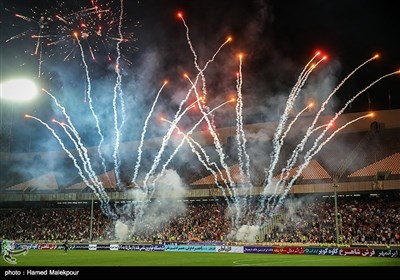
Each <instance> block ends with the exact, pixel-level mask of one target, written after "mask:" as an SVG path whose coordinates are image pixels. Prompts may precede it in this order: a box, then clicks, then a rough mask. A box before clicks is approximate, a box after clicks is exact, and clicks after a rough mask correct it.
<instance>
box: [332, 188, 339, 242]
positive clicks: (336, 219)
mask: <svg viewBox="0 0 400 280" xmlns="http://www.w3.org/2000/svg"><path fill="white" fill-rule="evenodd" d="M337 187H338V185H337V184H333V189H334V193H335V228H336V244H339V222H338V209H337V192H336V189H337Z"/></svg>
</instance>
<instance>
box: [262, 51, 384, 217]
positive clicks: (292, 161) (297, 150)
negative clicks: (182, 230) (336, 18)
mask: <svg viewBox="0 0 400 280" xmlns="http://www.w3.org/2000/svg"><path fill="white" fill-rule="evenodd" d="M378 57H379V56H378V55H375V56H373V57H372V58H369V59H368V60H366V61H364V62H363V63H361V64H360V65H359V66H357V67H356V68H355V69H354V70H353V71H352V72H350V74H348V75H347V76H346V77H345V78H344V79H343V80H342V81H341V82H340V83H339V84H338V85H337V86H336V88H335V89H334V90H333V91H332V92H331V93H330V94H329V95H328V97H327V98H326V99H325V101H324V102H323V103H322V105H321V108H320V109H319V111H318V112H317V114H316V116H315V118H314V120H313V122H312V124H311V125H310V126H309V127H308V129H307V131H306V134H305V136H304V138H303V139H302V140H301V142H300V143H299V144H298V145H297V146H296V148H295V149H294V151H293V153H292V155H291V157H290V159H289V160H288V161H287V165H286V170H288V172H289V170H290V169H291V168H292V167H293V166H294V164H295V163H296V161H297V158H298V155H299V153H301V152H302V151H303V149H304V146H305V144H306V142H307V140H308V138H309V137H310V135H311V131H313V129H314V126H315V124H316V122H317V121H318V119H319V116H320V115H321V113H322V112H323V111H324V110H325V106H326V105H327V103H328V102H329V100H330V99H331V97H332V96H333V95H334V94H335V93H336V92H337V91H338V90H339V89H340V88H341V87H342V86H343V84H344V83H345V82H346V81H347V80H348V79H349V78H350V77H352V76H353V75H354V74H355V73H356V72H357V71H358V70H360V69H361V68H362V67H363V66H365V65H366V64H367V63H369V62H371V61H372V60H374V59H376V58H378ZM275 159H276V162H277V157H276V158H275ZM270 176H271V177H270V178H269V180H268V183H270V182H271V180H272V173H271V172H270ZM279 183H280V182H279ZM265 189H266V188H265ZM278 189H279V184H278V183H276V184H275V188H274V193H273V195H272V196H270V197H269V198H268V201H267V204H269V202H270V201H271V199H275V198H276V196H277V195H278ZM264 205H265V204H263V205H262V207H261V208H260V211H263V207H264Z"/></svg>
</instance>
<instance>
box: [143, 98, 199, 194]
mask: <svg viewBox="0 0 400 280" xmlns="http://www.w3.org/2000/svg"><path fill="white" fill-rule="evenodd" d="M197 101H198V100H196V101H194V102H193V103H192V104H190V105H189V106H188V107H186V108H185V109H184V110H183V111H182V113H181V114H180V115H178V116H176V118H174V120H173V123H174V124H175V125H176V124H177V123H178V122H179V121H180V120H181V119H182V117H183V116H184V115H185V114H186V113H187V111H189V110H190V109H192V108H193V107H194V106H195V103H196V102H197ZM174 129H175V127H174V126H171V127H170V128H169V129H168V131H167V133H166V134H165V135H164V137H163V139H162V142H161V148H160V149H159V150H158V153H157V155H156V157H155V158H154V161H153V165H152V166H151V168H150V170H149V171H148V172H147V174H146V176H145V178H144V181H143V186H142V187H143V188H144V189H146V191H147V196H148V197H149V198H150V196H149V194H151V193H154V189H155V188H154V184H153V186H151V187H149V186H147V182H148V181H149V179H150V178H151V177H152V176H153V175H154V173H155V171H156V169H157V167H158V165H159V163H160V160H161V155H162V154H163V152H164V150H165V147H166V146H167V144H168V140H169V139H170V138H171V135H172V132H173V131H174Z"/></svg>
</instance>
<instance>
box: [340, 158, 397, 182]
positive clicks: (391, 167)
mask: <svg viewBox="0 0 400 280" xmlns="http://www.w3.org/2000/svg"><path fill="white" fill-rule="evenodd" d="M378 172H390V173H391V174H400V153H394V154H392V155H390V156H388V157H386V158H384V159H382V160H380V161H377V162H375V163H373V164H370V165H368V166H365V167H364V168H361V169H359V170H357V171H355V172H353V173H351V174H350V175H349V176H348V177H367V176H375V175H376V174H377V173H378Z"/></svg>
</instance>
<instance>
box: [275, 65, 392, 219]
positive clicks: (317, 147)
mask: <svg viewBox="0 0 400 280" xmlns="http://www.w3.org/2000/svg"><path fill="white" fill-rule="evenodd" d="M395 74H400V71H395V72H391V73H389V74H386V75H383V76H381V77H379V78H378V79H376V80H375V81H373V82H372V83H370V84H369V85H368V86H366V87H365V88H363V89H362V90H361V91H359V92H358V93H357V94H356V95H354V96H353V97H352V98H351V99H349V100H348V101H347V102H346V104H345V105H344V106H343V107H342V109H341V110H340V111H338V112H337V113H336V114H335V116H334V117H333V118H332V119H331V120H330V122H329V123H328V124H327V125H326V128H325V129H324V130H323V132H322V133H321V134H320V135H319V136H318V137H317V138H316V140H315V141H314V145H313V146H312V147H311V148H310V149H309V150H308V151H307V153H306V154H305V156H304V160H305V162H304V163H303V164H302V165H301V170H300V168H299V169H298V171H297V173H296V175H295V176H294V177H293V178H292V179H291V180H290V182H289V184H288V186H287V187H286V189H285V191H284V193H283V195H281V196H280V198H279V200H278V202H276V203H275V204H274V205H275V206H274V207H275V208H276V205H277V204H279V203H281V201H282V200H283V199H284V198H285V197H286V195H287V193H288V192H289V190H290V188H291V186H292V185H293V182H294V181H295V180H296V179H297V178H298V177H299V176H300V174H301V172H302V170H303V169H304V168H305V167H306V166H307V165H308V163H309V162H310V160H311V159H312V157H314V156H315V155H316V154H317V153H318V152H319V151H320V150H321V149H322V147H323V146H324V145H325V144H326V143H327V142H328V141H329V140H330V139H332V137H333V136H334V135H335V134H336V133H337V132H339V131H340V130H342V129H343V128H345V127H346V126H348V125H349V124H351V123H354V122H355V121H357V120H360V119H362V118H365V117H368V116H371V114H368V115H364V116H362V117H360V118H357V119H355V120H353V121H351V122H350V123H347V124H346V125H344V126H342V127H341V128H339V129H337V130H336V131H335V132H334V133H333V134H332V135H331V136H329V137H328V138H327V139H326V140H325V141H324V142H323V143H321V144H320V145H318V142H319V141H320V140H321V139H322V137H323V136H324V135H325V134H326V131H327V130H328V129H329V128H330V127H331V126H332V125H333V123H334V122H335V120H336V119H337V118H338V117H339V116H340V115H341V114H342V113H343V112H344V110H345V109H346V108H347V107H348V106H349V105H350V104H351V103H352V102H353V101H354V100H355V99H356V98H357V97H359V96H360V95H361V94H362V93H364V92H365V91H366V90H368V89H369V88H370V87H372V86H373V85H375V84H376V83H378V82H379V81H381V80H382V79H384V78H387V77H389V76H392V75H395ZM315 130H316V129H314V130H312V132H313V131H315ZM310 134H311V132H310ZM291 167H293V165H292V166H291ZM299 170H300V171H299ZM299 172H300V173H299ZM270 217H271V215H270Z"/></svg>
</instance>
